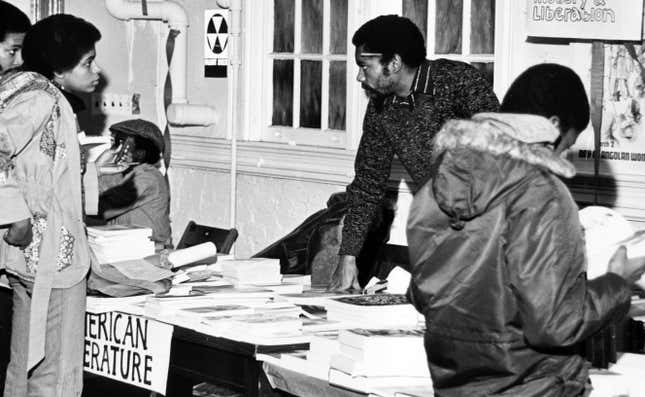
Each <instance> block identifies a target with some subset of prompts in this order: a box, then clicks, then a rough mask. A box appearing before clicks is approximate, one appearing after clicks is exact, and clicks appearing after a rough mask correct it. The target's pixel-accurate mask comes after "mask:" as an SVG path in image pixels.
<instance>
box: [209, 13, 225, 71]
mask: <svg viewBox="0 0 645 397" xmlns="http://www.w3.org/2000/svg"><path fill="white" fill-rule="evenodd" d="M229 20H230V18H229V11H228V10H225V9H213V10H205V11H204V77H226V65H228V39H229Z"/></svg>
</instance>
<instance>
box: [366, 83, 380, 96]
mask: <svg viewBox="0 0 645 397" xmlns="http://www.w3.org/2000/svg"><path fill="white" fill-rule="evenodd" d="M361 88H362V89H363V90H364V91H365V95H367V96H368V97H382V96H384V95H383V94H381V93H380V92H378V91H376V90H375V89H374V88H372V87H370V86H368V85H366V84H361Z"/></svg>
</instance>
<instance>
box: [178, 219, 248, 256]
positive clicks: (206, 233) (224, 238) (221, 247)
mask: <svg viewBox="0 0 645 397" xmlns="http://www.w3.org/2000/svg"><path fill="white" fill-rule="evenodd" d="M237 236H238V233H237V229H235V228H231V229H221V228H219V227H213V226H206V225H199V224H197V223H195V221H190V222H188V225H186V230H184V234H182V236H181V239H180V240H179V244H177V249H181V248H187V247H192V246H193V245H197V244H201V243H205V242H207V241H211V242H213V244H215V246H216V247H217V252H218V253H220V254H228V253H230V252H231V247H232V246H233V243H235V240H237Z"/></svg>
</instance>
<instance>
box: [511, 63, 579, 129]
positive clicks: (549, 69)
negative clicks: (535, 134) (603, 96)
mask: <svg viewBox="0 0 645 397" xmlns="http://www.w3.org/2000/svg"><path fill="white" fill-rule="evenodd" d="M500 112H502V113H530V114H536V115H540V116H544V117H547V118H548V117H551V116H557V117H558V118H559V119H560V129H561V131H567V130H568V129H570V128H575V129H576V130H577V131H578V132H580V131H582V130H584V129H585V127H587V124H589V100H588V99H587V94H586V92H585V88H584V86H583V84H582V81H581V80H580V77H579V76H578V75H577V74H576V72H574V71H573V70H571V69H569V68H568V67H566V66H562V65H557V64H555V63H542V64H539V65H535V66H531V67H530V68H528V69H526V70H525V71H524V72H523V73H522V74H520V75H519V76H518V77H517V78H516V79H515V81H513V84H511V87H510V88H509V89H508V91H507V92H506V95H505V96H504V100H503V101H502V105H501V106H500Z"/></svg>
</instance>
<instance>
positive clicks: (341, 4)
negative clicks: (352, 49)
mask: <svg viewBox="0 0 645 397" xmlns="http://www.w3.org/2000/svg"><path fill="white" fill-rule="evenodd" d="M330 5H331V27H330V33H331V38H330V48H329V52H330V53H332V54H346V53H347V0H331V2H330Z"/></svg>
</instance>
